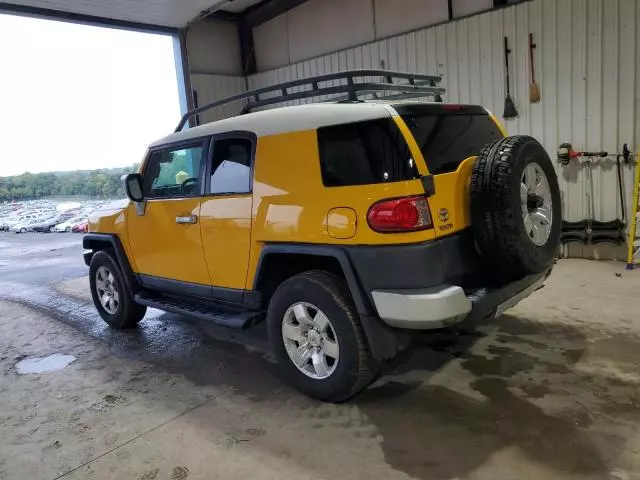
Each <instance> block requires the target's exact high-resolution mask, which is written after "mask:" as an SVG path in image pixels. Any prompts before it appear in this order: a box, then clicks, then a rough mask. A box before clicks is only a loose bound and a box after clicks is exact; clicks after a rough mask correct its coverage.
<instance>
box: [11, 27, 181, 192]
mask: <svg viewBox="0 0 640 480" xmlns="http://www.w3.org/2000/svg"><path fill="white" fill-rule="evenodd" d="M176 43H177V42H176V39H175V37H174V36H173V35H171V34H160V33H159V34H154V33H146V32H141V31H132V30H123V29H117V28H106V27H99V26H92V25H84V24H77V23H69V22H61V21H55V20H46V19H40V18H33V17H24V16H14V15H0V44H2V45H3V47H2V48H1V49H0V65H1V69H0V70H1V71H2V74H0V105H2V108H0V132H2V134H1V135H0V148H1V151H2V154H1V159H2V160H1V161H0V203H2V202H4V201H17V200H28V199H37V198H43V197H50V196H52V195H53V196H64V195H85V196H88V197H92V198H109V197H114V196H117V195H119V194H120V193H121V192H120V191H119V188H120V187H119V181H118V179H119V175H118V174H119V173H120V172H118V171H117V170H118V169H122V170H124V169H131V168H132V167H133V166H134V164H136V163H138V162H140V160H141V158H142V155H143V154H144V151H145V148H146V145H148V144H149V143H150V142H151V141H153V140H155V139H157V138H159V137H162V136H163V135H165V134H167V133H169V132H171V131H172V129H173V127H174V126H175V124H176V122H177V120H178V119H179V118H180V111H181V108H180V91H181V90H183V89H181V88H180V83H179V82H182V79H178V75H177V74H176V70H177V69H176V55H175V44H176ZM178 59H179V56H178ZM97 169H99V170H100V171H99V172H98V173H91V172H87V171H95V170H97ZM25 172H29V174H27V175H25ZM56 172H71V173H66V174H58V173H56ZM1 177H5V178H1ZM6 177H13V178H6Z"/></svg>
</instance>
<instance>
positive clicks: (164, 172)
mask: <svg viewBox="0 0 640 480" xmlns="http://www.w3.org/2000/svg"><path fill="white" fill-rule="evenodd" d="M201 161H202V146H201V145H198V146H194V147H188V148H181V149H175V150H162V151H157V152H153V153H152V154H151V156H150V157H149V161H148V162H147V165H146V167H145V170H144V174H143V182H144V185H143V190H144V196H145V197H149V198H167V197H191V196H195V195H196V194H197V193H198V192H199V191H200V190H199V184H200V181H199V176H200V162H201Z"/></svg>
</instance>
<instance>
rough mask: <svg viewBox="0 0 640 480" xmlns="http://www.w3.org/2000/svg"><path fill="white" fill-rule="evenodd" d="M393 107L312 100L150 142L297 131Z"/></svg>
mask: <svg viewBox="0 0 640 480" xmlns="http://www.w3.org/2000/svg"><path fill="white" fill-rule="evenodd" d="M393 111H394V110H393V108H392V107H391V106H389V105H388V104H384V103H312V104H308V105H297V106H294V107H282V108H275V109H273V110H264V111H262V112H255V113H248V114H246V115H238V116H236V117H232V118H226V119H224V120H218V121H217V122H212V123H207V124H206V125H200V126H199V127H195V128H187V129H185V130H183V131H181V132H178V133H172V134H171V135H168V136H166V137H164V138H162V139H160V140H158V141H157V142H154V143H153V144H151V147H156V146H160V145H166V144H167V143H174V142H180V141H182V140H189V139H191V138H198V137H206V136H208V135H215V134H217V133H225V132H233V131H238V130H242V131H246V132H253V133H255V134H256V136H258V137H265V136H268V135H277V134H279V133H289V132H300V131H303V130H312V129H316V128H320V127H327V126H330V125H340V124H343V123H353V122H360V121H364V120H375V119H377V118H385V117H389V116H390V115H391V114H392V112H393Z"/></svg>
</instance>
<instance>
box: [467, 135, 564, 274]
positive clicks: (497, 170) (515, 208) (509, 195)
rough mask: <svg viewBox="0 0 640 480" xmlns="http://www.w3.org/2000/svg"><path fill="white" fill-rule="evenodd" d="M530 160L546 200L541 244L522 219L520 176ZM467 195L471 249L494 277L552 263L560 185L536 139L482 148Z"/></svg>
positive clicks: (537, 270) (559, 227) (512, 140)
mask: <svg viewBox="0 0 640 480" xmlns="http://www.w3.org/2000/svg"><path fill="white" fill-rule="evenodd" d="M532 162H535V163H537V164H538V166H539V167H540V168H541V170H542V171H543V173H544V174H545V176H546V178H547V182H548V184H549V191H550V194H551V201H552V208H551V211H552V220H551V229H550V233H549V237H548V238H547V240H546V242H545V243H544V244H542V245H536V244H535V243H534V242H533V241H532V239H531V238H530V237H529V235H528V234H527V232H526V229H525V224H524V220H523V218H522V200H521V196H520V187H521V180H522V176H523V172H524V170H525V168H526V167H527V165H529V164H530V163H532ZM470 200H471V223H472V227H473V231H474V237H475V241H476V246H477V249H478V251H479V253H480V256H481V257H482V259H483V260H484V262H485V264H486V266H487V267H488V270H489V271H491V272H493V274H494V276H495V277H496V279H497V280H499V281H509V280H515V279H518V278H522V277H524V276H526V275H528V274H533V273H540V272H543V271H544V270H546V269H547V268H549V267H550V266H551V265H552V264H553V261H554V258H555V256H556V254H557V251H558V247H559V245H560V234H561V230H562V206H561V198H560V188H559V186H558V178H557V176H556V172H555V169H554V167H553V164H552V162H551V159H550V158H549V155H548V154H547V152H546V151H545V149H544V147H543V146H542V145H540V143H539V142H538V141H537V140H535V139H534V138H532V137H529V136H525V135H518V136H513V137H507V138H503V139H500V140H496V141H495V142H493V143H491V144H489V145H487V146H486V147H484V148H483V149H482V151H481V152H480V154H479V155H478V159H477V161H476V163H475V165H474V167H473V172H472V175H471V186H470ZM497 265H499V266H500V268H496V266H497Z"/></svg>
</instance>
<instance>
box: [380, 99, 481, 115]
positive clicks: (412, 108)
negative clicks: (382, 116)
mask: <svg viewBox="0 0 640 480" xmlns="http://www.w3.org/2000/svg"><path fill="white" fill-rule="evenodd" d="M391 106H392V107H393V109H394V110H395V111H396V112H398V115H400V116H401V117H402V116H404V115H433V116H438V115H442V116H445V115H446V116H450V115H488V114H489V112H487V109H486V108H484V107H482V106H480V105H460V108H453V107H452V106H451V105H450V104H447V103H444V104H442V103H420V102H416V103H414V104H412V103H397V104H393V105H391Z"/></svg>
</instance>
